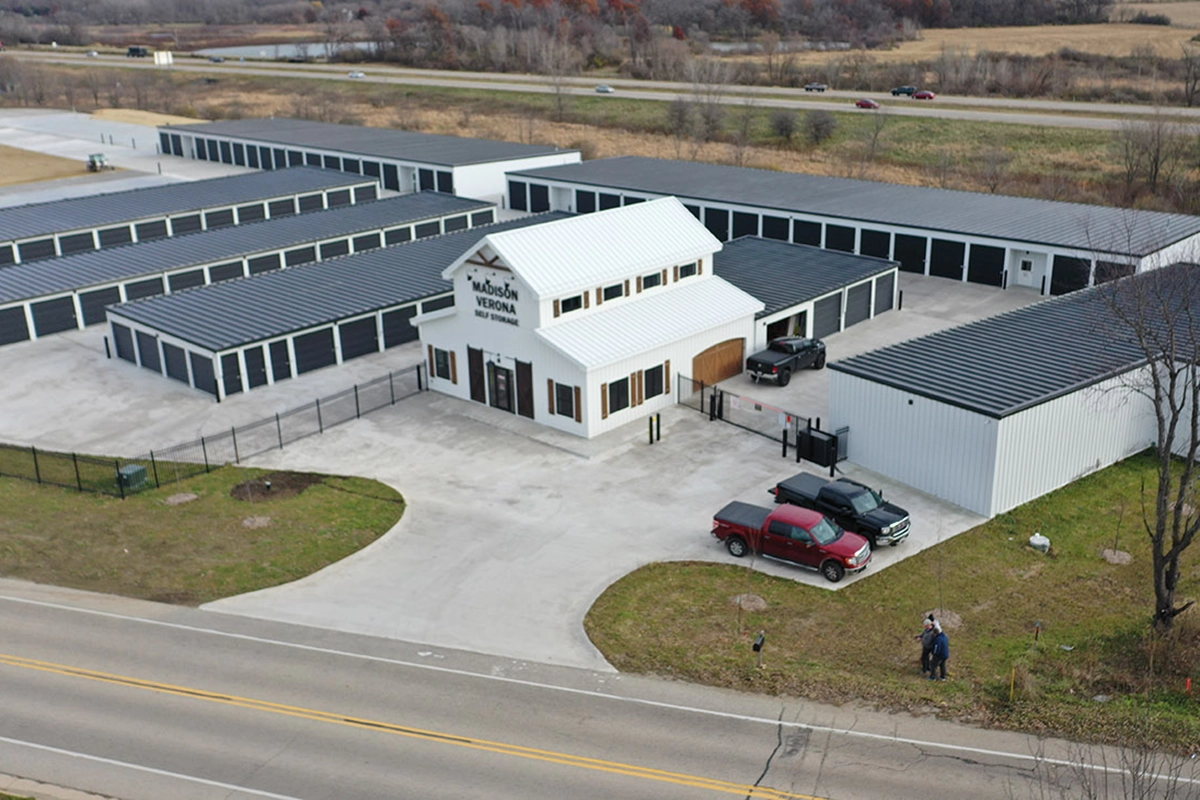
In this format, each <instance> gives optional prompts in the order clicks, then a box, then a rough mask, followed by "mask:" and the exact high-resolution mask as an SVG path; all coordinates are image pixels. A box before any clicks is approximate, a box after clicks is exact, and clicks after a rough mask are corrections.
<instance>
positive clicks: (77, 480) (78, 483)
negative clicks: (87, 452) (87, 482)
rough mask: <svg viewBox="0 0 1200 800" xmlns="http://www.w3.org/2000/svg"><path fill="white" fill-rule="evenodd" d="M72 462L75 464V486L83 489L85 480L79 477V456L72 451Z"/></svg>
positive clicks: (80, 489)
mask: <svg viewBox="0 0 1200 800" xmlns="http://www.w3.org/2000/svg"><path fill="white" fill-rule="evenodd" d="M71 463H72V464H74V465H75V486H76V487H77V488H78V489H79V491H81V492H82V491H83V480H82V479H81V478H80V477H79V457H78V456H76V455H75V454H74V453H71Z"/></svg>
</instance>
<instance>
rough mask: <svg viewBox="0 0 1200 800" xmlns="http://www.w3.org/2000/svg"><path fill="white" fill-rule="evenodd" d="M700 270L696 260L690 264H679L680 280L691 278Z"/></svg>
mask: <svg viewBox="0 0 1200 800" xmlns="http://www.w3.org/2000/svg"><path fill="white" fill-rule="evenodd" d="M699 271H700V268H699V265H698V264H697V263H696V262H695V261H693V262H691V263H690V264H680V265H679V280H683V279H684V278H691V277H693V276H695V275H696V274H697V273H698V272H699Z"/></svg>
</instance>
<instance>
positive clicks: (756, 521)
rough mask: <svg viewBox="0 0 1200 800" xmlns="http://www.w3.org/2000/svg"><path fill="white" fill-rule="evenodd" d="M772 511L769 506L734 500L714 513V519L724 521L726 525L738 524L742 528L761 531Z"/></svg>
mask: <svg viewBox="0 0 1200 800" xmlns="http://www.w3.org/2000/svg"><path fill="white" fill-rule="evenodd" d="M770 513H771V509H769V508H762V507H761V506H752V505H750V504H749V503H742V502H740V501H738V500H734V501H733V502H732V503H730V504H729V505H727V506H725V507H724V508H722V509H721V510H720V511H718V512H717V513H716V514H714V515H713V519H715V520H716V521H717V522H723V523H725V524H726V525H737V526H739V527H742V528H749V529H751V530H754V531H761V530H762V527H763V525H764V524H765V523H766V521H767V516H768V515H769V514H770Z"/></svg>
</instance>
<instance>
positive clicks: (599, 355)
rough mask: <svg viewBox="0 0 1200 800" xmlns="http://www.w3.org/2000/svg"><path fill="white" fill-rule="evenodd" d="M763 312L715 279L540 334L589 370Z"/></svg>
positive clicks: (607, 309)
mask: <svg viewBox="0 0 1200 800" xmlns="http://www.w3.org/2000/svg"><path fill="white" fill-rule="evenodd" d="M684 213H687V212H686V211H685V212H684ZM688 216H689V217H690V216H691V214H688ZM550 224H552V225H553V224H557V223H550ZM690 280H691V279H689V281H690ZM762 308H763V304H762V303H761V302H760V301H758V300H755V299H754V298H753V297H751V296H750V295H748V294H746V293H745V292H743V291H742V290H741V289H739V288H737V287H736V286H734V285H733V284H731V283H728V282H726V281H725V280H722V279H721V278H718V277H716V276H713V277H710V278H701V279H699V280H696V281H695V282H694V283H690V284H687V283H685V284H683V285H679V286H675V287H672V288H670V289H665V290H659V291H654V292H652V293H650V294H649V295H642V296H640V297H637V298H636V299H631V300H629V301H628V302H617V303H611V304H609V303H605V304H604V306H603V308H602V309H600V310H597V311H592V312H590V313H587V314H584V315H583V316H581V317H580V318H579V319H577V320H570V321H567V322H559V323H557V324H555V325H551V326H549V327H546V328H539V329H538V330H537V335H538V336H540V337H541V338H542V341H544V342H546V344H548V345H550V346H551V347H553V348H554V349H555V350H557V351H559V352H560V353H562V354H563V355H564V356H566V357H567V358H569V359H570V360H571V361H573V362H575V363H576V364H578V365H579V366H581V367H583V368H584V369H597V368H599V367H603V366H607V365H609V364H614V363H616V362H618V361H621V360H623V359H626V358H630V357H632V356H636V355H638V354H641V353H646V352H649V351H652V350H656V349H658V348H660V347H662V346H663V345H666V344H670V343H672V342H677V341H679V340H680V339H684V338H687V337H689V336H694V335H696V334H698V333H703V332H704V331H707V330H711V329H712V328H715V327H717V326H718V325H725V324H727V323H730V322H736V321H738V320H739V319H746V318H749V317H753V316H754V315H755V314H757V313H758V312H759V311H761V310H762Z"/></svg>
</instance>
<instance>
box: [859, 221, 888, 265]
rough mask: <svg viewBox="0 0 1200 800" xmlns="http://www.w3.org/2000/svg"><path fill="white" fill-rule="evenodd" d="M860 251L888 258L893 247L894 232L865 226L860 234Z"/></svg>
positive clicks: (865, 254) (867, 254)
mask: <svg viewBox="0 0 1200 800" xmlns="http://www.w3.org/2000/svg"><path fill="white" fill-rule="evenodd" d="M858 238H859V242H858V252H859V253H861V254H862V255H864V256H875V257H876V258H887V257H888V254H889V251H890V250H891V247H892V234H891V233H889V232H888V231H876V230H871V229H870V228H863V229H862V232H861V233H860V234H859V237H858Z"/></svg>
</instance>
